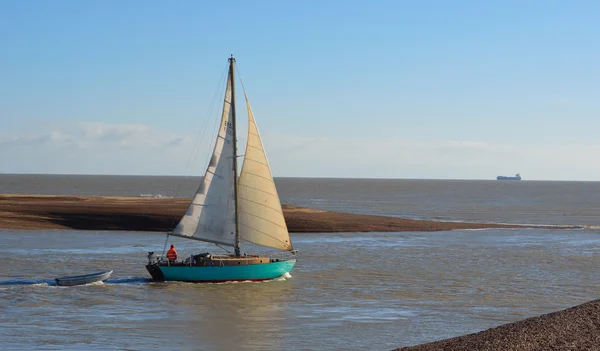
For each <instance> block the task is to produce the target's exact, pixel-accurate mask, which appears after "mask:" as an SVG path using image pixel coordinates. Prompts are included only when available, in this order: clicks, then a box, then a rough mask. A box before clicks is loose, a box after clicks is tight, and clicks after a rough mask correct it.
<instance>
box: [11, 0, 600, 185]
mask: <svg viewBox="0 0 600 351" xmlns="http://www.w3.org/2000/svg"><path fill="white" fill-rule="evenodd" d="M599 13H600V3H598V2H595V1H574V2H567V1H541V0H540V1H441V0H440V1H333V0H332V1H266V0H260V1H230V2H227V3H225V2H217V1H214V2H209V1H171V2H166V1H133V0H131V1H110V0H106V1H67V0H56V1H41V0H38V1H27V0H13V1H9V0H0V47H1V48H2V49H1V53H0V60H1V61H0V62H1V64H0V172H4V173H75V174H148V175H154V174H155V175H181V174H201V173H203V170H204V167H205V164H206V157H207V156H208V155H209V153H210V148H211V146H212V143H213V141H212V135H211V133H212V132H213V131H214V128H213V126H214V121H215V119H216V118H218V115H219V111H218V110H219V108H220V104H221V102H220V101H218V99H215V96H217V97H219V98H220V97H221V96H222V94H223V91H222V87H223V84H224V74H225V69H226V66H227V58H228V56H229V55H230V54H234V55H235V56H236V58H237V62H238V68H239V73H240V75H241V78H242V79H243V82H244V84H245V87H246V89H247V91H248V94H249V97H250V101H251V102H252V107H253V110H254V113H255V116H256V119H257V122H258V124H259V128H260V129H261V134H262V136H263V139H264V143H265V146H266V148H267V153H268V156H269V160H270V163H271V166H272V169H273V173H274V175H275V176H292V177H293V176H298V177H369V178H371V177H373V178H439V179H446V178H459V179H493V178H494V177H495V176H496V175H499V174H505V175H509V174H514V173H516V172H521V174H522V175H523V177H524V178H525V179H540V180H599V179H600V162H598V156H597V155H598V154H600V152H599V151H600V141H599V140H598V132H599V131H600V118H598V117H599V116H600V102H599V101H600V100H599V99H598V98H597V97H598V96H600V94H599V93H600V84H599V83H598V82H600V68H599V67H600V66H599V65H600V64H599V62H600V41H599V40H598V39H597V38H599V37H600V22H599V21H598V20H597V19H598V14H599ZM215 101H216V102H215ZM239 103H240V106H241V103H242V100H241V99H240V100H239ZM238 110H242V111H243V108H238ZM242 129H243V126H242ZM203 130H205V131H206V132H205V133H204V134H202V135H203V137H202V139H201V142H200V146H201V148H200V151H199V152H198V156H197V157H194V158H193V161H194V162H193V163H191V164H189V163H188V160H189V159H190V156H192V155H194V154H195V153H194V152H193V151H192V150H193V147H194V145H195V141H196V139H197V135H199V133H201V131H203ZM240 139H241V141H242V142H243V139H244V137H243V135H242V136H241V137H240Z"/></svg>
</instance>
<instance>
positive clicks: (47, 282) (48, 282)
mask: <svg viewBox="0 0 600 351" xmlns="http://www.w3.org/2000/svg"><path fill="white" fill-rule="evenodd" d="M152 282H153V281H152V279H150V278H145V277H128V278H119V279H109V280H106V281H104V282H93V283H88V284H81V285H78V286H95V285H121V284H123V285H136V284H148V283H152ZM19 287H61V288H69V286H59V285H57V284H56V281H55V280H54V279H14V280H5V281H0V290H6V289H10V288H19ZM73 287H74V286H73Z"/></svg>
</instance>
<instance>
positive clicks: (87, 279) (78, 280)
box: [55, 271, 113, 286]
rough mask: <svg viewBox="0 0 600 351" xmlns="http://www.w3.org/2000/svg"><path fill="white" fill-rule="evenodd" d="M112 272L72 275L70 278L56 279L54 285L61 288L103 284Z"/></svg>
mask: <svg viewBox="0 0 600 351" xmlns="http://www.w3.org/2000/svg"><path fill="white" fill-rule="evenodd" d="M112 272H113V271H106V272H99V273H91V274H84V275H74V276H71V277H62V278H56V279H55V280H56V285H61V286H74V285H84V284H90V283H95V282H103V281H105V280H106V279H108V278H109V277H110V275H111V274H112Z"/></svg>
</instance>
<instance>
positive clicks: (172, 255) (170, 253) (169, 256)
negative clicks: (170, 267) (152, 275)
mask: <svg viewBox="0 0 600 351" xmlns="http://www.w3.org/2000/svg"><path fill="white" fill-rule="evenodd" d="M167 260H169V262H175V260H177V250H175V246H173V245H171V248H170V249H169V251H167Z"/></svg>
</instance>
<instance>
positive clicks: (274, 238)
mask: <svg viewBox="0 0 600 351" xmlns="http://www.w3.org/2000/svg"><path fill="white" fill-rule="evenodd" d="M241 225H242V226H244V227H247V228H250V229H252V230H254V231H257V232H259V233H261V234H263V235H265V236H268V237H269V238H271V239H273V240H275V241H278V242H280V243H283V244H285V243H286V242H285V241H283V240H281V239H278V238H276V237H274V236H272V235H269V234H267V233H265V232H263V231H262V230H258V229H256V228H254V227H251V226H249V225H247V224H243V223H242V224H241ZM246 240H247V239H246Z"/></svg>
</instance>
